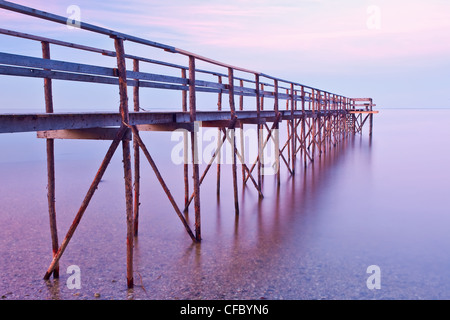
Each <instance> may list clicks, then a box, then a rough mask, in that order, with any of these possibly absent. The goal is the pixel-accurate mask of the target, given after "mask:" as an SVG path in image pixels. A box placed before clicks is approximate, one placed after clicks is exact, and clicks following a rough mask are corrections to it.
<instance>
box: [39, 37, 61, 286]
mask: <svg viewBox="0 0 450 320" xmlns="http://www.w3.org/2000/svg"><path fill="white" fill-rule="evenodd" d="M41 44H42V58H44V59H50V44H49V43H48V42H42V43H41ZM46 70H47V69H46ZM44 97H45V112H46V113H53V93H52V79H50V78H44ZM46 148H47V200H48V214H49V220H50V234H51V239H52V251H53V257H55V255H56V252H57V251H58V247H59V245H58V229H57V225H56V201H55V142H54V140H53V139H47V140H46ZM53 278H59V265H58V264H57V265H56V266H55V268H54V270H53Z"/></svg>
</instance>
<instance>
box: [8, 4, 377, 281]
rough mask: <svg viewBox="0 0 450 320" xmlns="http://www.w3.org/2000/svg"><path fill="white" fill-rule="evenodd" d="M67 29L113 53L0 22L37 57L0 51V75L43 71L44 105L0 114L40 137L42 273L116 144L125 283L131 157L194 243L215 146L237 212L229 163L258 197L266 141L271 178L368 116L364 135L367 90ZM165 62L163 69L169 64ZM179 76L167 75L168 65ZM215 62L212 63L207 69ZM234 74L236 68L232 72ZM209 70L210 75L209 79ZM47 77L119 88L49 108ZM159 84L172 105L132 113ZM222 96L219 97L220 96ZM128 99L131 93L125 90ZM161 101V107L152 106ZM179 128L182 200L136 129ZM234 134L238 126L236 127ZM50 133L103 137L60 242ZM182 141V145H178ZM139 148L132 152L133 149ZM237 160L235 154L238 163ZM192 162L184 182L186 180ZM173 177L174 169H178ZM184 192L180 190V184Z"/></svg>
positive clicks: (135, 200)
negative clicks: (79, 105) (203, 160)
mask: <svg viewBox="0 0 450 320" xmlns="http://www.w3.org/2000/svg"><path fill="white" fill-rule="evenodd" d="M0 8H2V9H5V10H10V11H14V12H17V13H19V14H22V15H28V16H31V17H35V18H39V19H43V20H48V21H50V22H54V23H59V24H67V23H68V20H67V18H66V17H63V16H58V15H55V14H51V13H47V12H44V11H40V10H36V9H32V8H29V7H26V6H22V5H18V4H14V3H11V2H7V1H0ZM76 25H77V27H79V28H80V29H83V30H85V31H87V32H93V33H96V34H100V35H103V36H105V37H110V38H111V41H113V42H114V48H115V50H114V51H110V50H106V49H101V48H96V47H90V46H85V45H80V44H76V43H70V42H66V41H62V40H57V39H50V38H46V37H41V36H39V35H34V34H29V33H22V32H18V31H13V30H6V29H1V28H0V33H1V34H3V35H7V36H11V37H16V38H21V39H25V40H29V41H35V42H37V43H40V45H41V47H42V56H41V57H33V56H24V55H18V54H12V53H6V52H0V75H1V76H15V77H23V78H24V77H28V78H29V77H31V78H41V79H44V94H45V107H46V108H45V110H43V111H42V113H30V114H11V113H9V114H5V113H0V133H14V132H37V137H38V138H42V139H46V145H47V169H48V185H47V188H48V206H49V217H50V232H51V235H52V247H53V258H52V261H51V264H50V266H49V267H48V269H47V272H46V273H45V276H44V278H45V279H49V277H50V276H51V275H52V274H53V276H54V277H58V276H59V271H58V263H59V260H60V258H61V256H62V254H63V253H64V250H65V249H66V247H67V245H68V244H69V242H70V240H71V238H72V236H73V234H74V232H75V231H76V229H77V226H78V224H79V223H80V221H81V219H82V217H83V214H84V212H85V210H86V208H87V207H88V205H89V202H90V200H91V198H92V196H93V195H94V192H95V190H96V189H97V187H98V185H99V182H100V180H101V179H102V176H103V174H104V172H105V170H106V168H107V167H108V164H109V162H110V160H111V158H112V156H113V155H114V153H115V152H116V151H117V148H118V147H119V145H120V144H121V145H122V153H123V168H124V184H125V195H126V217H127V220H126V221H127V242H126V246H127V283H128V287H133V239H134V238H135V237H136V236H137V234H138V222H139V214H140V212H139V203H140V189H139V188H140V184H139V181H140V165H141V164H140V158H141V156H142V154H143V155H144V156H145V158H146V160H147V161H148V163H149V164H150V166H151V167H152V169H153V171H154V173H155V175H156V177H157V180H158V182H159V183H160V184H161V187H162V188H163V189H164V192H165V194H166V195H167V198H168V200H169V201H170V203H171V204H172V206H173V209H174V211H175V213H176V214H177V215H178V217H179V219H180V221H181V223H182V224H183V226H184V228H185V229H186V231H187V234H188V235H189V237H190V238H191V240H192V241H194V242H200V241H201V214H200V213H201V201H200V186H201V183H202V181H203V179H204V177H205V176H206V174H207V173H208V171H209V170H210V168H211V166H212V164H213V162H214V160H215V159H216V158H218V157H220V153H219V150H220V148H221V147H222V145H223V144H224V143H226V142H227V141H228V143H230V144H231V150H232V152H233V155H232V158H233V161H232V164H231V165H232V174H233V191H234V193H233V194H234V198H233V201H234V207H235V213H236V214H239V197H238V192H237V190H238V183H239V182H238V175H237V170H238V169H237V167H238V165H240V167H241V170H242V183H243V184H245V183H247V182H248V181H249V180H250V183H251V184H252V185H253V187H254V188H255V189H256V190H257V192H258V194H259V197H260V198H261V199H262V198H263V197H264V190H263V188H262V183H261V177H262V174H263V173H262V165H263V162H264V159H263V158H262V155H263V150H264V148H265V147H266V146H267V142H268V141H269V140H270V139H272V140H273V141H274V144H275V152H276V163H275V168H276V171H277V173H276V179H277V183H278V185H279V181H280V174H279V172H280V170H279V169H280V166H282V165H283V166H285V168H286V169H287V170H288V171H289V173H290V174H291V175H294V174H295V168H296V165H299V164H302V165H305V166H306V165H307V164H308V163H309V162H312V161H314V159H315V157H321V156H323V154H324V153H326V151H327V150H328V149H329V148H332V147H334V146H336V145H337V144H339V143H340V141H342V140H343V139H347V138H348V137H349V136H350V135H354V134H357V133H362V131H363V127H364V125H365V124H366V122H367V121H368V123H369V135H372V128H373V114H374V113H377V111H374V110H373V106H375V105H374V104H373V101H372V99H371V98H349V97H345V96H342V95H339V94H335V93H332V92H328V91H325V90H321V89H318V88H314V87H310V86H307V85H304V84H301V83H297V82H292V81H289V80H285V79H280V78H277V77H274V76H271V75H267V74H264V73H261V72H257V71H252V70H248V69H245V68H241V67H237V66H232V65H229V64H226V63H222V62H219V61H215V60H212V59H209V58H206V57H203V56H199V55H197V54H195V53H192V52H188V51H185V50H182V49H179V48H175V47H172V46H168V45H165V44H160V43H157V42H153V41H149V40H146V39H141V38H138V37H134V36H131V35H127V34H123V33H120V32H116V31H113V30H109V29H105V28H102V27H98V26H95V25H91V24H87V23H84V22H77V23H76ZM127 42H131V43H134V44H135V45H140V46H150V47H152V48H156V49H160V50H163V51H166V52H167V54H168V55H170V54H177V55H182V56H184V57H185V58H186V65H179V64H174V63H171V62H167V61H162V60H155V59H152V58H150V57H143V56H139V55H135V54H130V53H128V52H127V51H126V50H125V44H126V43H127ZM51 46H63V47H68V48H71V50H81V51H88V52H91V53H95V54H99V55H100V56H101V57H102V59H109V60H108V61H111V59H114V62H115V64H116V67H115V68H108V67H104V66H100V65H93V64H90V63H89V62H86V63H75V62H70V61H62V60H54V59H51V54H50V51H51V50H50V49H51ZM127 61H128V62H129V63H130V64H131V63H132V66H133V68H132V70H129V69H127ZM198 61H201V62H202V63H204V64H207V65H210V66H211V69H200V68H197V67H196V62H198ZM143 64H151V65H158V66H159V67H164V68H166V69H167V70H168V72H167V73H149V72H141V71H140V68H141V66H142V65H143ZM169 70H170V72H169ZM174 70H176V72H177V73H178V74H179V76H174V75H173V71H174ZM217 70H221V71H217ZM237 73H239V75H236V74H237ZM212 78H214V79H215V81H212V80H211V79H212ZM53 81H75V82H84V83H100V84H105V85H112V86H116V87H117V88H118V89H119V95H118V97H119V98H120V103H119V105H118V107H117V110H118V111H117V112H95V111H94V110H93V111H92V112H77V110H73V112H70V113H68V112H65V113H61V112H55V109H57V106H56V108H54V101H53V93H52V90H53V86H52V82H53ZM130 87H132V88H133V95H132V103H130V104H131V105H132V109H133V111H130V110H129V93H128V88H130ZM152 89H163V90H171V91H175V92H176V91H178V92H179V93H180V108H179V109H178V110H164V111H151V110H150V111H142V107H141V105H140V92H141V90H152ZM199 95H215V96H217V108H216V107H214V108H215V110H211V109H208V110H200V109H199V108H198V106H197V98H198V96H199ZM224 97H227V98H228V101H227V102H225V101H224ZM244 97H251V98H252V101H253V103H252V105H251V106H249V105H248V104H247V105H245V106H244ZM130 98H131V97H130ZM162 107H164V106H162ZM282 124H284V125H285V126H286V130H287V139H286V141H280V135H279V130H280V126H281V125H282ZM198 126H202V127H214V128H217V130H218V136H219V137H220V138H218V144H217V149H216V151H215V152H214V154H213V156H212V158H211V160H210V161H209V163H208V165H207V166H206V169H205V170H204V171H203V172H200V168H199V164H198V163H197V161H195V159H197V156H198V152H199V150H198V146H197V143H196V141H197V139H198V137H197V128H198ZM244 126H252V127H254V128H255V130H256V131H257V137H258V146H257V148H258V156H257V157H256V159H255V160H254V161H253V162H249V160H250V159H246V158H245V157H244V152H243V148H244V144H243V139H241V145H240V148H241V149H239V148H237V146H236V139H235V135H234V132H235V130H236V129H238V128H240V129H243V128H244ZM176 129H184V136H183V139H184V143H185V150H184V156H185V158H186V159H187V153H188V152H190V153H191V156H192V159H194V161H192V163H187V162H186V163H185V164H184V177H183V179H184V189H185V194H184V198H185V201H184V204H183V206H180V205H179V204H177V202H176V201H175V198H174V195H173V194H172V193H171V191H170V189H169V187H168V185H167V184H166V182H165V180H164V178H163V177H162V175H161V173H160V172H159V170H158V166H157V164H156V163H155V161H154V160H153V158H152V156H151V153H152V152H151V151H152V150H149V149H148V148H147V147H146V145H145V143H144V142H143V141H142V139H141V137H140V132H141V131H168V132H171V131H173V130H176ZM240 132H241V133H242V130H241V131H240ZM54 139H95V140H111V145H110V147H109V149H108V151H107V153H106V155H105V157H104V159H103V162H102V163H101V165H100V167H99V169H98V172H97V174H96V175H95V177H94V179H93V181H92V183H91V185H90V188H89V189H88V191H87V193H86V196H85V198H84V200H83V202H82V203H81V205H80V208H79V210H78V211H77V213H76V215H75V218H74V220H73V223H72V225H71V226H70V228H69V230H68V231H67V233H66V235H65V237H64V239H63V240H62V242H61V243H60V242H59V240H58V232H57V224H56V209H55V179H56V177H55V168H54V165H55V159H54ZM188 145H190V150H188ZM141 152H142V154H141ZM238 160H239V161H238ZM189 167H191V170H192V182H191V183H190V181H189V180H190V178H189ZM180 179H181V177H180ZM190 185H192V186H193V190H189V189H190V188H189V186H190ZM219 190H220V163H218V164H217V191H219ZM191 203H193V206H194V214H195V223H194V226H193V228H192V227H191V226H190V225H189V223H188V222H187V220H186V218H185V214H187V212H188V208H189V206H190V205H191Z"/></svg>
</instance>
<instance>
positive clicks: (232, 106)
mask: <svg viewBox="0 0 450 320" xmlns="http://www.w3.org/2000/svg"><path fill="white" fill-rule="evenodd" d="M228 98H229V101H230V111H231V119H234V118H235V117H236V108H235V104H234V75H233V68H228ZM231 134H232V142H231V148H232V153H233V157H232V159H233V160H232V173H233V193H234V211H235V214H236V215H238V214H239V197H238V185H237V168H236V165H237V164H236V130H235V129H234V128H233V129H231Z"/></svg>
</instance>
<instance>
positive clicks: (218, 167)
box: [216, 76, 222, 196]
mask: <svg viewBox="0 0 450 320" xmlns="http://www.w3.org/2000/svg"><path fill="white" fill-rule="evenodd" d="M218 82H219V84H222V76H218ZM217 110H218V111H222V90H220V92H219V93H218V96H217ZM220 136H221V132H220V128H217V146H219V143H220ZM217 152H218V154H217V186H216V192H217V196H219V195H220V165H221V156H222V152H221V149H220V148H218V150H217Z"/></svg>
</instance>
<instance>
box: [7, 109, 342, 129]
mask: <svg viewBox="0 0 450 320" xmlns="http://www.w3.org/2000/svg"><path fill="white" fill-rule="evenodd" d="M280 113H281V117H282V118H283V119H291V117H292V116H293V117H294V118H301V117H308V118H310V117H313V118H314V117H317V116H320V115H337V114H339V113H343V111H339V110H331V111H323V112H317V113H313V112H312V111H305V112H302V111H301V110H295V111H294V114H293V115H291V111H288V110H283V111H280ZM129 116H130V125H158V124H172V125H174V124H183V123H184V124H187V123H190V122H191V121H190V117H189V113H188V112H178V111H173V112H130V113H129ZM196 116H197V121H199V122H200V123H201V122H210V121H212V122H216V121H223V120H229V119H230V115H229V112H227V111H199V112H197V114H196ZM236 116H237V119H238V120H242V121H244V122H246V123H250V122H254V120H256V119H257V118H258V116H257V113H256V111H236ZM260 118H261V119H262V121H267V122H273V121H275V119H276V113H275V111H261V113H260ZM121 123H122V119H121V116H120V113H118V112H117V113H116V112H98V113H95V112H87V113H42V114H0V133H14V132H34V131H47V130H63V129H88V128H99V127H119V126H120V125H121Z"/></svg>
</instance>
